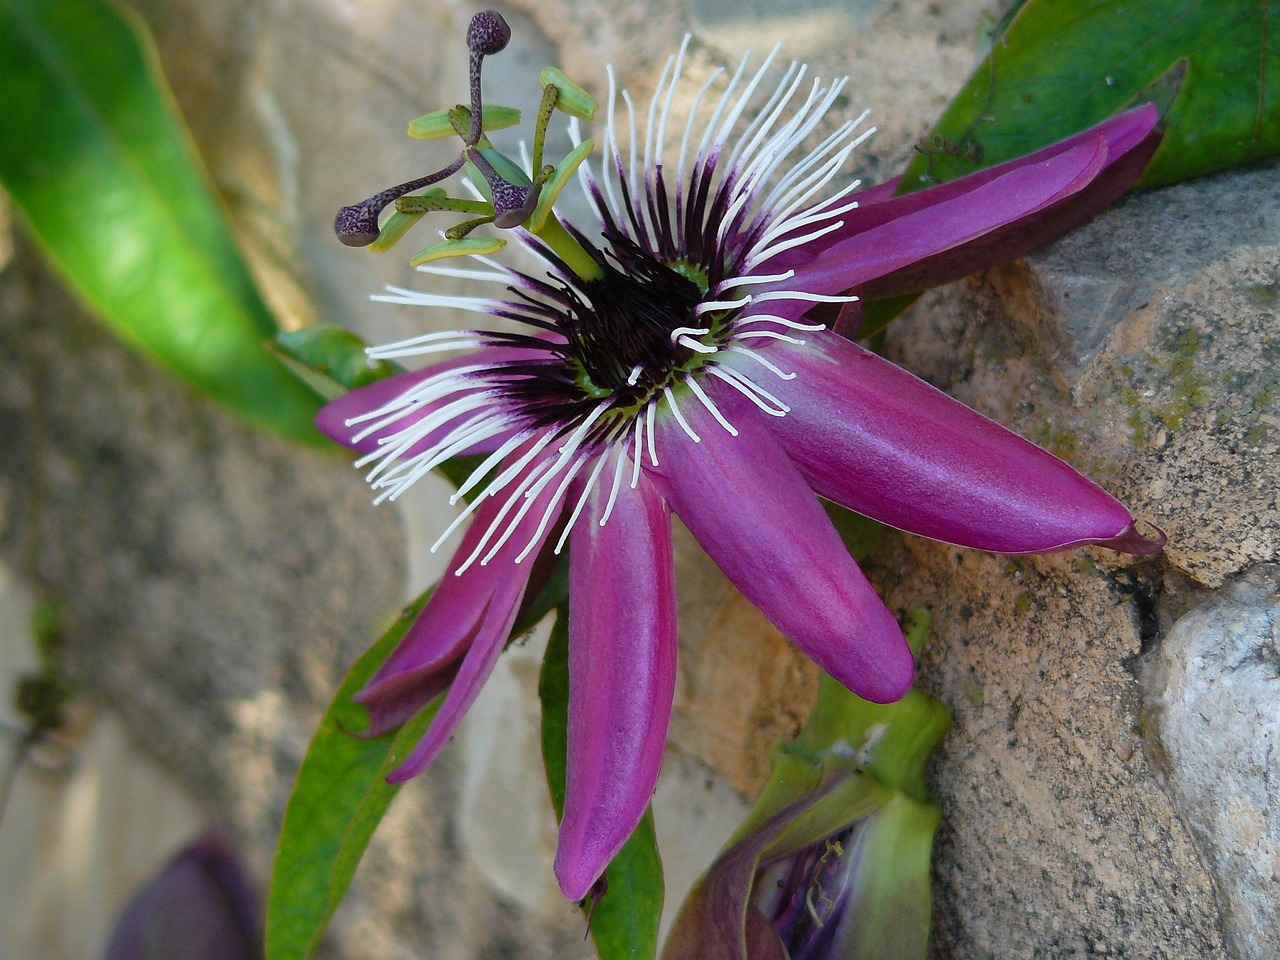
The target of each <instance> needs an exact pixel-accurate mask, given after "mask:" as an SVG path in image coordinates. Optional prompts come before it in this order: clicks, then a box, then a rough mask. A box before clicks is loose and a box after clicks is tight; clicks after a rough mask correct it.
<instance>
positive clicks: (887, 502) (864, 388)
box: [743, 331, 1163, 555]
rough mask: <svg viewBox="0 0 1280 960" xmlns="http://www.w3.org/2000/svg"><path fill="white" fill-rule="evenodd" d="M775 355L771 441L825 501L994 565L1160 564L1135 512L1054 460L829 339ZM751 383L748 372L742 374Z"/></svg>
mask: <svg viewBox="0 0 1280 960" xmlns="http://www.w3.org/2000/svg"><path fill="white" fill-rule="evenodd" d="M806 338H807V343H806V344H805V345H804V346H795V345H792V344H784V343H779V344H777V345H771V346H770V347H769V348H768V356H769V358H770V359H771V360H773V362H774V363H777V364H778V365H780V366H781V367H783V368H784V369H786V370H788V371H791V372H794V373H796V374H797V376H796V377H795V379H794V380H789V381H785V382H783V381H778V382H775V383H771V384H770V389H771V390H772V391H773V392H774V393H775V394H776V395H777V396H778V397H779V399H781V400H782V401H783V402H784V403H786V404H787V405H788V406H789V407H790V408H791V410H790V412H789V413H788V414H787V415H786V417H784V418H782V419H781V420H779V421H778V422H777V425H776V426H775V427H774V433H775V436H776V437H777V440H778V442H779V443H780V444H781V446H782V448H783V449H784V450H785V451H786V453H787V456H789V457H790V458H791V460H792V461H793V462H794V463H795V465H796V466H797V467H799V469H800V471H801V472H802V473H803V474H804V476H805V479H806V480H807V481H808V482H809V484H810V485H811V486H812V487H813V489H814V490H816V491H817V492H818V493H819V494H820V495H821V496H823V497H826V498H827V499H829V500H833V501H835V502H836V503H839V504H842V505H844V506H846V507H848V508H849V509H851V510H855V511H857V512H858V513H861V514H864V515H866V516H868V517H871V518H873V519H875V520H879V521H880V522H881V523H887V524H889V525H890V526H894V527H897V528H899V529H900V530H906V531H909V532H910V533H916V534H920V535H921V536H925V537H931V538H933V539H935V540H943V541H946V542H947V543H955V544H959V545H961V546H966V547H976V548H978V549H982V550H992V551H995V552H998V553H1026V552H1036V551H1043V550H1057V549H1060V548H1063V547H1071V546H1078V545H1080V544H1085V543H1094V544H1099V545H1102V546H1107V547H1111V548H1112V549H1115V550H1122V551H1124V552H1126V553H1137V554H1143V555H1147V554H1152V553H1157V552H1159V549H1160V547H1161V546H1162V545H1163V538H1162V537H1161V538H1159V539H1158V540H1145V539H1143V538H1141V537H1139V536H1138V535H1137V534H1136V533H1135V532H1134V530H1133V518H1132V517H1131V516H1130V515H1129V511H1128V510H1126V509H1125V507H1124V506H1123V505H1122V504H1121V503H1120V502H1119V501H1118V500H1116V499H1115V498H1114V497H1112V496H1111V495H1110V494H1108V493H1107V492H1106V491H1104V490H1103V489H1102V488H1101V487H1099V486H1098V485H1097V484H1095V483H1093V482H1092V481H1091V480H1089V479H1087V478H1086V477H1084V476H1082V475H1081V474H1080V473H1078V472H1077V471H1076V470H1074V469H1073V468H1072V467H1070V466H1068V465H1067V464H1066V463H1064V462H1063V461H1061V460H1059V459H1058V458H1057V457H1055V456H1053V455H1052V454H1050V453H1047V452H1046V451H1044V450H1041V449H1040V448H1039V447H1037V446H1035V445H1034V444H1031V443H1028V442H1027V441H1026V440H1023V439H1022V438H1021V437H1019V436H1018V435H1017V434H1015V433H1012V432H1011V431H1009V430H1006V429H1005V428H1004V427H1002V426H1000V425H999V424H998V423H996V422H995V421H993V420H989V419H987V418H986V417H984V416H982V415H981V414H979V413H977V412H976V411H974V410H971V409H969V408H968V407H966V406H965V405H964V404H962V403H960V402H958V401H957V400H954V399H952V398H951V397H949V396H947V395H946V394H945V393H943V392H942V391H940V390H938V389H936V388H934V387H932V386H930V385H929V384H927V383H925V382H924V381H922V380H920V379H918V378H916V377H914V376H912V375H911V374H909V373H907V372H906V371H905V370H903V369H901V368H900V367H897V366H895V365H894V364H892V363H890V362H889V361H888V360H885V359H884V358H883V357H879V356H876V355H875V354H874V353H871V352H870V351H867V350H864V349H863V348H861V347H859V346H857V345H856V344H853V343H850V342H849V341H847V340H845V339H844V338H842V337H839V336H837V335H835V334H832V333H828V332H826V331H818V332H816V333H814V334H806ZM743 369H744V372H745V366H744V368H743Z"/></svg>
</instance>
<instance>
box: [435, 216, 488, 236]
mask: <svg viewBox="0 0 1280 960" xmlns="http://www.w3.org/2000/svg"><path fill="white" fill-rule="evenodd" d="M486 223H493V215H492V214H490V215H488V216H484V217H476V218H475V219H474V220H464V221H462V223H455V224H454V225H453V226H452V227H450V228H449V229H448V230H446V231H445V232H444V237H445V239H446V240H461V239H462V238H463V237H465V236H466V235H467V234H469V233H470V232H471V231H472V230H474V229H475V228H476V227H483V226H484V225H485V224H486Z"/></svg>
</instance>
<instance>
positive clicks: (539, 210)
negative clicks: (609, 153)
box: [528, 140, 595, 233]
mask: <svg viewBox="0 0 1280 960" xmlns="http://www.w3.org/2000/svg"><path fill="white" fill-rule="evenodd" d="M593 149H595V141H594V140H583V141H582V142H581V143H580V144H578V145H577V146H576V147H574V148H573V149H572V150H571V151H569V153H568V154H566V155H565V158H564V159H563V160H561V161H560V163H559V164H558V165H557V166H556V168H555V172H554V173H552V174H551V176H550V177H548V178H547V182H546V183H545V184H543V186H542V193H541V195H540V196H539V197H538V205H537V206H536V207H534V208H533V216H531V217H530V218H529V223H528V228H529V229H530V230H531V231H532V232H533V233H537V232H538V231H539V230H541V229H542V228H543V227H544V226H546V223H547V217H549V216H551V209H552V207H553V206H554V205H555V202H556V197H558V196H559V195H560V191H561V190H563V189H564V187H565V184H567V183H568V182H569V178H570V177H572V176H573V172H574V171H575V170H577V169H578V167H579V166H580V165H581V164H582V161H583V160H585V159H587V157H588V156H590V155H591V151H592V150H593Z"/></svg>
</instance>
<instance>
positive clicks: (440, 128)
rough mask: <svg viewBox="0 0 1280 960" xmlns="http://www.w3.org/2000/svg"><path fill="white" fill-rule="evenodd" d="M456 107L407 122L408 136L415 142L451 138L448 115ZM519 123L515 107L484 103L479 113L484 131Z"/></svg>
mask: <svg viewBox="0 0 1280 960" xmlns="http://www.w3.org/2000/svg"><path fill="white" fill-rule="evenodd" d="M456 109H457V108H456V107H447V108H445V109H443V110H435V111H433V112H431V113H427V114H423V115H422V116H420V117H418V119H416V120H411V121H410V122H409V131H408V133H409V136H411V137H413V139H415V140H440V139H442V138H444V137H452V136H453V135H454V134H455V133H456V132H457V131H456V130H454V126H453V120H452V118H451V117H450V113H451V112H453V111H454V110H456ZM519 122H520V111H519V110H517V109H516V108H515V107H504V106H502V105H501V104H498V103H486V104H485V105H484V106H483V107H482V108H481V111H480V125H481V128H482V129H484V130H504V129H506V128H507V127H514V126H515V125H516V124H517V123H519Z"/></svg>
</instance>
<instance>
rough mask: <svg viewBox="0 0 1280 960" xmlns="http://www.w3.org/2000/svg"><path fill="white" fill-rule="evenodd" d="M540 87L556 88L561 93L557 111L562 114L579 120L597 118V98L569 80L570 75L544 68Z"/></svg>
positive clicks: (539, 79) (557, 101)
mask: <svg viewBox="0 0 1280 960" xmlns="http://www.w3.org/2000/svg"><path fill="white" fill-rule="evenodd" d="M538 85H539V86H541V87H543V88H546V87H555V88H556V90H557V91H558V92H559V96H558V97H557V98H556V109H557V110H559V111H560V112H561V113H567V114H568V115H569V116H571V117H577V118H578V119H579V120H594V119H595V118H596V108H597V107H598V106H599V104H597V103H596V98H595V97H593V96H591V94H589V93H587V91H586V90H583V89H582V87H580V86H578V84H577V83H575V82H574V81H573V80H571V79H569V76H568V74H566V73H564V72H563V71H562V70H557V69H556V68H555V67H543V68H542V72H541V73H540V74H538Z"/></svg>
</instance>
